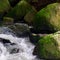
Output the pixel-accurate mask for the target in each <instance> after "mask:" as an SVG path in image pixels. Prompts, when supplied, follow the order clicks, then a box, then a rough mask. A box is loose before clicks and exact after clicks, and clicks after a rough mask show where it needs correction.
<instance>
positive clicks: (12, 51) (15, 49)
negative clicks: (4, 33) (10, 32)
mask: <svg viewBox="0 0 60 60" xmlns="http://www.w3.org/2000/svg"><path fill="white" fill-rule="evenodd" d="M0 43H2V44H3V45H4V46H5V47H6V48H7V51H8V52H10V54H15V53H18V52H19V47H18V45H17V44H16V43H12V42H11V41H10V40H7V39H3V38H0ZM1 52H2V51H1V49H0V53H1Z"/></svg>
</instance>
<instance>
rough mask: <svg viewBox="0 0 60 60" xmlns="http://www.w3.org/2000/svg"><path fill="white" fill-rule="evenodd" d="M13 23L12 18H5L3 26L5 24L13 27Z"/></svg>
mask: <svg viewBox="0 0 60 60" xmlns="http://www.w3.org/2000/svg"><path fill="white" fill-rule="evenodd" d="M13 22H14V19H13V18H10V17H4V18H3V24H5V25H9V24H10V25H11V24H13Z"/></svg>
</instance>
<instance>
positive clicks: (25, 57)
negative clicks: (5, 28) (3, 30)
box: [0, 34, 38, 60]
mask: <svg viewBox="0 0 60 60" xmlns="http://www.w3.org/2000/svg"><path fill="white" fill-rule="evenodd" d="M0 38H4V39H8V40H10V41H11V42H13V43H16V44H17V46H16V47H18V48H19V53H14V54H9V52H8V51H7V48H6V47H5V46H4V45H3V44H2V43H0V48H1V50H2V53H1V54H0V60H36V56H34V55H33V54H32V52H33V49H34V47H35V46H34V45H33V44H31V43H30V42H29V38H18V37H14V36H12V35H7V34H0ZM37 60H38V59H37Z"/></svg>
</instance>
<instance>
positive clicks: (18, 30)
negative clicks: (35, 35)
mask: <svg viewBox="0 0 60 60" xmlns="http://www.w3.org/2000/svg"><path fill="white" fill-rule="evenodd" d="M9 28H10V29H11V30H12V31H14V32H15V34H17V36H22V37H23V36H28V35H29V33H30V30H29V27H28V25H27V24H24V23H16V24H14V25H11V26H9Z"/></svg>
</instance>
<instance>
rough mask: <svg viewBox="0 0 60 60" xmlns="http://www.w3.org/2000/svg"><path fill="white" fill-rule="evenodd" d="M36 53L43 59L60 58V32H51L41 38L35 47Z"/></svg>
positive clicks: (52, 59) (53, 59)
mask: <svg viewBox="0 0 60 60" xmlns="http://www.w3.org/2000/svg"><path fill="white" fill-rule="evenodd" d="M34 54H35V55H37V56H38V57H39V58H41V59H48V60H56V59H60V33H59V34H58V33H54V34H49V35H47V36H45V37H43V38H42V39H40V40H39V41H38V43H37V45H36V47H35V49H34Z"/></svg>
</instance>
